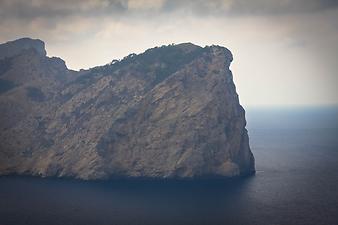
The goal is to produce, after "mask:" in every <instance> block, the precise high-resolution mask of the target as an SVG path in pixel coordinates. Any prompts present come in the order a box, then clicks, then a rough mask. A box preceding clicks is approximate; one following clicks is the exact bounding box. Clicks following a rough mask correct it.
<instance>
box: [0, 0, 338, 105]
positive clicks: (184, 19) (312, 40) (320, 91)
mask: <svg viewBox="0 0 338 225" xmlns="http://www.w3.org/2000/svg"><path fill="white" fill-rule="evenodd" d="M337 21H338V1H337V0H278V1H277V0H276V1H272V0H250V1H247V0H57V1H56V0H0V32H1V36H0V42H5V41H8V40H13V39H16V38H20V37H23V36H29V37H32V38H40V39H42V40H44V41H45V42H46V46H47V52H48V54H49V55H55V56H60V57H62V58H63V59H65V60H66V62H67V65H68V66H69V67H70V68H73V69H79V68H88V67H91V66H95V65H99V64H105V63H108V62H110V61H111V60H112V59H114V58H115V59H116V58H122V57H123V56H125V55H127V54H129V53H131V52H136V53H140V52H142V51H144V50H146V49H147V48H150V47H154V46H159V45H163V44H170V43H179V42H187V41H189V42H194V43H196V44H199V45H202V46H203V45H211V44H219V45H223V46H226V47H228V48H230V49H231V50H232V51H233V53H234V55H235V60H234V62H233V65H232V69H233V70H234V74H235V76H234V78H235V79H236V84H237V88H238V90H239V93H240V96H241V100H242V101H243V102H244V103H245V104H272V103H276V104H291V103H292V104H297V103H304V104H317V103H332V102H336V103H337V102H338V96H337V89H338V87H337V84H338V74H337V71H338V64H337V63H336V59H337V58H338V45H337V43H338V22H337ZM253 93H254V94H253ZM269 93H273V95H271V94H269ZM272 98H273V99H272Z"/></svg>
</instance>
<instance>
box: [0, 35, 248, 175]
mask: <svg viewBox="0 0 338 225" xmlns="http://www.w3.org/2000/svg"><path fill="white" fill-rule="evenodd" d="M21 40H22V39H21ZM21 40H18V41H14V42H8V43H5V44H2V45H0V56H3V57H2V58H1V57H0V104H1V106H2V107H1V109H0V130H1V133H0V174H3V175H4V174H29V175H39V176H57V177H75V178H80V179H106V178H110V177H135V178H138V177H146V178H196V177H210V176H221V177H233V176H239V175H249V174H252V173H254V158H253V155H252V153H251V151H250V147H249V140H248V134H247V130H246V129H245V125H246V122H245V111H244V109H243V108H242V107H241V105H240V104H239V100H238V95H237V93H236V88H235V85H234V83H233V79H232V73H231V71H230V70H229V65H230V63H231V61H232V54H231V52H230V51H229V50H228V49H226V48H224V47H220V46H208V47H204V48H201V47H199V46H196V45H193V44H191V43H184V44H179V45H169V46H162V47H156V48H152V49H149V50H147V51H145V52H144V53H142V54H139V55H136V54H131V55H129V56H127V57H125V58H124V59H122V60H119V61H117V60H114V61H113V62H112V63H110V64H107V65H105V66H99V67H94V68H92V69H89V70H82V71H80V72H76V71H71V70H68V69H67V67H66V65H65V63H64V61H63V60H61V59H59V58H49V57H47V56H46V53H45V50H44V44H41V43H43V42H42V41H36V40H35V41H34V40H30V39H24V40H25V43H26V44H22V41H21ZM27 43H30V44H27ZM32 43H34V44H32ZM36 43H38V44H36ZM41 47H43V48H42V49H41ZM12 48H13V49H14V50H13V51H12V50H11V49H12ZM3 49H6V51H3ZM1 51H3V52H1Z"/></svg>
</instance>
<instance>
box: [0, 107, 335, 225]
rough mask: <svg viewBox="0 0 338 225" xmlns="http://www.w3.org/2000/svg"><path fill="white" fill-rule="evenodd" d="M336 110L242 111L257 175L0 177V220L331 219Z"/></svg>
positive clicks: (325, 222)
mask: <svg viewBox="0 0 338 225" xmlns="http://www.w3.org/2000/svg"><path fill="white" fill-rule="evenodd" d="M337 112H338V110H337V108H302V109H300V108H298V109H291V108H290V109H282V108H275V109H249V110H247V120H248V129H249V136H250V144H251V148H252V151H253V153H254V155H255V158H256V169H257V174H256V175H255V176H253V177H250V178H243V179H234V180H208V181H207V180H205V181H194V182H191V181H190V182H182V181H163V182H158V181H106V182H84V181H75V180H60V179H40V178H32V177H2V178H0V224H1V225H12V224H18V225H21V224H34V225H40V224H41V225H42V224H43V225H45V224H51V225H52V224H60V225H61V224H62V225H67V224H69V225H70V224H88V225H90V224H112V225H119V224H195V225H198V224H230V225H231V224H240V225H245V224H248V225H251V224H252V225H255V224H257V225H279V224H280V225H284V224H291V225H292V224H295V225H301V224H304V225H312V224H313V225H321V224H322V225H334V224H338V113H337Z"/></svg>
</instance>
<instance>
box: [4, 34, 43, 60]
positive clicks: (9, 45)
mask: <svg viewBox="0 0 338 225" xmlns="http://www.w3.org/2000/svg"><path fill="white" fill-rule="evenodd" d="M29 49H33V50H35V51H36V52H37V53H38V54H39V55H41V56H46V55H47V52H46V49H45V43H44V42H43V41H41V40H40V39H31V38H28V37H25V38H20V39H17V40H14V41H9V42H6V43H4V44H0V59H2V58H6V57H7V58H9V57H13V56H15V55H19V54H20V53H21V52H23V51H25V50H29Z"/></svg>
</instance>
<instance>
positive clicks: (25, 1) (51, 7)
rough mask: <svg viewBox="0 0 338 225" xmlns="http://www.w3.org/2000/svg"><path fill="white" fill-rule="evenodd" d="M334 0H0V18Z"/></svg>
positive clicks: (238, 8) (295, 7)
mask: <svg viewBox="0 0 338 225" xmlns="http://www.w3.org/2000/svg"><path fill="white" fill-rule="evenodd" d="M337 7H338V1H336V0H292V1H291V0H278V1H277V0H276V1H271V0H251V1H247V0H208V1H205V0H58V1H55V0H1V1H0V19H1V20H8V19H22V20H33V19H35V18H37V17H39V18H41V17H42V18H45V19H55V18H64V19H67V17H69V16H75V15H77V16H111V17H117V16H123V15H124V16H126V15H127V16H131V15H135V14H138V13H144V11H147V13H149V14H153V13H175V12H189V13H191V14H195V15H199V16H201V15H206V16H222V15H223V16H224V15H225V16H226V15H246V14H247V15H252V14H254V15H274V14H288V13H312V12H318V11H323V10H327V9H332V8H337Z"/></svg>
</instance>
